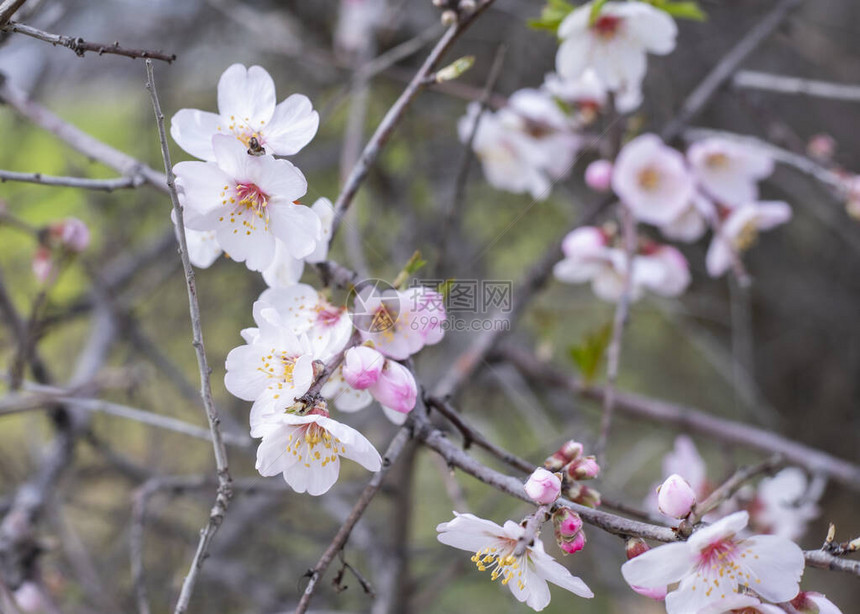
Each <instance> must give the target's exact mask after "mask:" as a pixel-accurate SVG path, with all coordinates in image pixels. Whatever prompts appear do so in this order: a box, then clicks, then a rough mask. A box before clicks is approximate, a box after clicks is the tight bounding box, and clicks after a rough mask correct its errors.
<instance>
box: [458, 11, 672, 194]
mask: <svg viewBox="0 0 860 614" xmlns="http://www.w3.org/2000/svg"><path fill="white" fill-rule="evenodd" d="M593 4H594V3H593V2H592V3H588V4H585V5H583V6H581V7H579V8H577V9H575V10H573V11H572V12H571V13H570V14H569V15H568V16H567V17H566V18H565V19H564V20H563V21H562V22H561V24H560V26H559V28H558V37H559V39H560V40H561V44H560V46H559V49H558V53H557V55H556V62H555V64H556V72H555V73H550V74H548V75H546V77H545V79H544V82H543V84H542V85H541V86H540V87H539V88H537V89H521V90H518V91H517V92H515V93H514V94H513V95H511V97H510V99H509V100H508V102H507V104H506V105H505V106H504V107H503V108H501V109H499V110H498V111H497V112H495V113H490V112H488V113H484V114H482V115H481V117H480V118H478V115H479V112H480V106H479V105H478V104H476V103H473V104H471V105H470V106H469V108H468V111H467V114H466V116H465V117H464V118H462V120H461V121H460V124H459V134H460V139H461V140H462V141H463V142H467V141H468V139H469V137H470V135H472V134H473V133H474V139H473V141H472V147H473V148H474V150H475V153H476V155H477V156H478V158H479V159H480V160H481V162H482V165H483V169H484V174H485V176H486V177H487V181H489V183H490V184H491V185H493V186H494V187H497V188H499V189H502V190H506V191H509V192H514V193H522V192H528V193H530V194H531V196H532V197H533V198H535V199H538V200H543V199H544V198H546V197H547V196H548V195H549V192H550V188H551V186H552V183H553V182H555V181H557V180H559V179H562V178H564V177H566V176H567V175H568V173H570V170H571V167H572V166H573V163H574V161H575V158H576V154H577V153H578V152H579V150H580V149H581V147H582V145H583V143H584V138H583V137H582V135H581V134H580V130H581V129H582V128H583V127H584V126H587V125H588V124H590V123H591V122H592V121H594V119H595V118H596V117H597V115H598V113H599V111H600V110H601V109H603V108H605V107H606V105H607V104H608V103H609V101H610V100H614V101H615V106H616V108H617V109H618V110H619V111H621V112H625V113H626V112H630V111H633V110H635V109H636V108H637V107H638V106H639V105H640V104H641V102H642V94H641V84H642V79H643V78H644V77H645V68H646V55H647V53H655V54H659V55H665V54H667V53H670V52H671V51H672V50H673V49H674V48H675V36H676V34H677V27H676V26H675V22H674V21H673V20H672V18H671V17H670V16H669V15H668V14H667V13H665V12H664V11H661V10H659V9H656V8H654V7H653V6H652V5H650V4H648V3H646V2H638V1H631V2H605V3H600V6H599V7H594V6H593ZM476 121H477V122H478V124H477V126H476V125H475V122H476Z"/></svg>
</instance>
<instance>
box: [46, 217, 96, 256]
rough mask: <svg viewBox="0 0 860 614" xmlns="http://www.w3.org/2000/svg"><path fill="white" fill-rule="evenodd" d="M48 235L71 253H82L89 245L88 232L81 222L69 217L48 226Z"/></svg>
mask: <svg viewBox="0 0 860 614" xmlns="http://www.w3.org/2000/svg"><path fill="white" fill-rule="evenodd" d="M48 234H49V235H50V237H51V239H53V240H54V241H56V243H57V244H59V245H60V246H62V247H63V248H65V249H67V250H69V251H71V252H82V251H84V250H85V249H86V248H87V246H88V245H89V244H90V230H89V228H87V225H86V224H84V223H83V222H82V221H81V220H79V219H77V218H75V217H70V218H66V219H65V220H63V221H62V222H56V223H54V224H51V225H50V226H48Z"/></svg>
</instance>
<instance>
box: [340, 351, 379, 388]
mask: <svg viewBox="0 0 860 614" xmlns="http://www.w3.org/2000/svg"><path fill="white" fill-rule="evenodd" d="M384 366H385V357H384V356H383V355H382V354H380V353H379V352H377V351H376V350H374V349H373V348H369V347H367V346H366V345H359V346H357V347H354V348H349V349H348V350H347V351H346V354H344V356H343V368H342V371H343V379H344V380H346V383H347V384H349V385H350V386H352V387H353V388H355V389H356V390H364V389H365V388H370V387H371V386H372V385H373V384H375V383H376V382H377V380H378V379H379V376H380V374H381V373H382V367H384Z"/></svg>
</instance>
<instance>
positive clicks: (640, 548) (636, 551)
mask: <svg viewBox="0 0 860 614" xmlns="http://www.w3.org/2000/svg"><path fill="white" fill-rule="evenodd" d="M624 548H625V549H626V550H627V560H628V561H629V560H630V559H634V558H636V557H637V556H639V555H640V554H645V553H646V552H648V551H649V550H650V549H651V548H650V547H649V546H648V544H646V543H645V540H644V539H642V538H641V537H631V538H630V539H628V540H627V543H626V544H624Z"/></svg>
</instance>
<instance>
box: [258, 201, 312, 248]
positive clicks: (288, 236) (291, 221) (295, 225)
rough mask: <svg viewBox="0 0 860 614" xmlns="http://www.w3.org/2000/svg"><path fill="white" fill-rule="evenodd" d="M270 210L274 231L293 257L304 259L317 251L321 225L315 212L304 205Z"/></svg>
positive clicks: (281, 206) (280, 205) (283, 205)
mask: <svg viewBox="0 0 860 614" xmlns="http://www.w3.org/2000/svg"><path fill="white" fill-rule="evenodd" d="M270 209H271V211H270V215H271V226H272V231H273V232H274V233H275V236H276V237H278V238H279V239H280V240H281V241H283V242H284V245H285V246H286V248H287V251H288V252H289V253H290V255H291V256H293V257H294V258H304V257H305V256H307V255H309V254H310V253H311V252H313V251H314V249H316V246H317V242H318V241H319V240H320V235H321V224H320V219H319V217H317V215H316V214H315V213H314V212H313V211H311V210H310V209H309V208H307V207H305V206H304V205H293V204H287V203H283V204H279V206H277V207H270Z"/></svg>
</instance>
